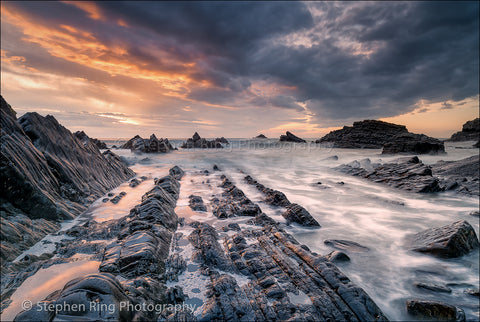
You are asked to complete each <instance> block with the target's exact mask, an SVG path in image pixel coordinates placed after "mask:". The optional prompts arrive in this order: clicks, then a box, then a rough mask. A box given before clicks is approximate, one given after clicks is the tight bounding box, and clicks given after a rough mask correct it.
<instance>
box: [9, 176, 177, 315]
mask: <svg viewBox="0 0 480 322" xmlns="http://www.w3.org/2000/svg"><path fill="white" fill-rule="evenodd" d="M177 168H178V167H177ZM178 169H179V168H178ZM178 169H176V170H175V172H178ZM180 170H181V169H180ZM179 189H180V184H179V182H178V181H177V180H176V179H175V178H174V177H173V176H171V175H168V176H166V177H162V178H159V179H156V180H155V187H154V188H153V189H152V190H150V191H148V192H147V193H145V194H144V195H143V197H142V202H141V203H140V204H139V205H137V206H136V207H134V208H133V209H132V210H131V211H130V214H129V215H128V216H126V217H124V218H121V219H118V220H112V221H109V222H105V223H97V222H96V221H94V220H91V221H88V222H86V223H85V224H83V225H81V226H77V227H73V228H71V229H70V230H69V231H67V234H68V235H69V236H72V237H75V239H74V240H69V241H68V242H62V244H61V245H60V246H59V249H58V253H59V254H60V255H61V256H64V257H71V256H72V255H74V254H76V253H77V252H78V251H79V250H82V251H83V252H84V253H85V252H86V253H93V254H99V257H100V258H99V259H100V260H101V264H100V267H99V271H100V272H101V273H100V274H93V275H88V276H85V277H82V278H78V279H75V280H72V281H70V282H68V283H67V284H66V285H65V287H64V288H63V289H62V290H60V291H56V292H53V293H52V294H50V295H49V296H47V298H46V299H45V300H44V301H45V302H46V303H47V304H55V303H57V302H58V303H63V302H67V303H76V304H78V305H85V307H86V310H84V311H80V312H69V311H58V312H56V311H53V312H47V313H49V314H50V315H49V316H48V318H45V317H46V316H45V312H42V311H40V312H39V311H38V310H36V308H37V306H33V308H32V309H31V310H27V311H23V312H21V313H19V314H18V315H17V316H16V318H15V320H16V321H32V320H35V321H40V320H54V319H55V318H62V319H66V318H67V319H68V318H72V319H73V318H76V319H79V318H81V319H83V320H106V319H111V320H121V321H132V320H134V321H137V320H148V321H152V320H156V319H157V317H158V313H160V311H158V310H157V311H155V310H127V309H124V310H120V306H119V303H120V302H129V303H133V304H135V303H155V304H159V305H162V304H168V302H167V297H168V294H169V293H171V292H169V291H168V290H167V288H166V286H165V281H164V280H162V278H161V277H162V274H164V273H165V262H166V260H167V257H168V253H169V247H170V242H171V240H172V236H173V234H174V232H175V230H176V229H177V224H178V217H177V215H176V213H175V212H174V209H175V206H176V201H177V199H178V195H179ZM113 237H116V239H113ZM109 239H113V241H112V242H110V243H109V242H108V240H109ZM97 256H98V255H97ZM116 277H117V278H116ZM118 280H122V281H123V282H121V283H119V282H118ZM92 298H93V299H94V300H93V301H96V302H97V303H98V304H99V305H111V306H115V310H112V311H109V312H108V313H106V312H104V311H101V310H91V309H89V308H90V302H91V301H92ZM105 314H107V315H105ZM52 315H53V316H52Z"/></svg>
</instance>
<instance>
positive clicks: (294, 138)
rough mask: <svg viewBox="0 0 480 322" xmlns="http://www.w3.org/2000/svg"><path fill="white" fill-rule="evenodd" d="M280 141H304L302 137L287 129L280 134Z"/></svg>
mask: <svg viewBox="0 0 480 322" xmlns="http://www.w3.org/2000/svg"><path fill="white" fill-rule="evenodd" d="M280 141H282V142H298V143H305V142H307V141H305V140H304V139H301V138H299V137H298V136H296V135H294V134H293V133H291V132H289V131H287V132H286V133H285V135H280Z"/></svg>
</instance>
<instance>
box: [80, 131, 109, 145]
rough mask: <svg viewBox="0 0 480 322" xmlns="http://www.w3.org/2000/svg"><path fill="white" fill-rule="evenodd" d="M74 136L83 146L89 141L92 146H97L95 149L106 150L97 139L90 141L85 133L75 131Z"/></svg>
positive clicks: (102, 143) (103, 143)
mask: <svg viewBox="0 0 480 322" xmlns="http://www.w3.org/2000/svg"><path fill="white" fill-rule="evenodd" d="M74 135H75V136H76V137H77V139H79V140H80V141H82V143H83V144H84V145H87V144H88V141H91V142H92V143H93V144H95V145H96V146H97V148H99V149H103V150H105V149H107V148H108V147H107V144H106V143H105V142H103V141H100V140H98V139H92V138H90V137H89V136H88V135H87V134H85V132H83V131H77V132H75V133H74Z"/></svg>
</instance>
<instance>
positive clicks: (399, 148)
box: [382, 133, 445, 154]
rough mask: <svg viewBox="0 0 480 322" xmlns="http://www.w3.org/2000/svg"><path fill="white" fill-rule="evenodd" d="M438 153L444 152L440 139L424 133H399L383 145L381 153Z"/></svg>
mask: <svg viewBox="0 0 480 322" xmlns="http://www.w3.org/2000/svg"><path fill="white" fill-rule="evenodd" d="M395 153H410V154H426V153H429V154H439V153H445V146H444V144H443V142H442V141H440V140H438V139H435V138H432V137H429V136H426V135H425V134H413V133H401V134H399V135H397V136H395V137H393V138H392V139H391V140H390V141H388V142H386V143H385V144H384V145H383V150H382V154H395Z"/></svg>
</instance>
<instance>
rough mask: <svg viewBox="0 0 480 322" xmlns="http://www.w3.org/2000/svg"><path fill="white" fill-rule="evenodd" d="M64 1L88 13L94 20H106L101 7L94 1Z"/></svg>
mask: <svg viewBox="0 0 480 322" xmlns="http://www.w3.org/2000/svg"><path fill="white" fill-rule="evenodd" d="M62 2H63V3H66V4H69V5H72V6H75V7H77V8H78V9H81V10H83V11H85V12H86V13H88V16H89V17H90V18H92V19H94V20H105V17H104V16H103V14H102V11H101V9H100V8H99V7H98V6H97V5H96V4H95V3H94V2H89V1H62Z"/></svg>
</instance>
